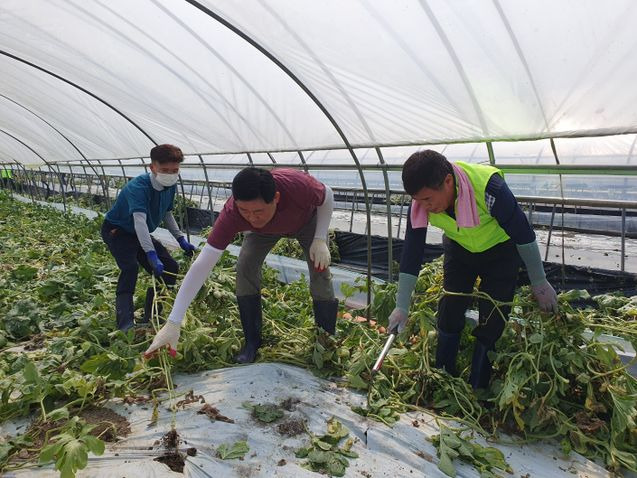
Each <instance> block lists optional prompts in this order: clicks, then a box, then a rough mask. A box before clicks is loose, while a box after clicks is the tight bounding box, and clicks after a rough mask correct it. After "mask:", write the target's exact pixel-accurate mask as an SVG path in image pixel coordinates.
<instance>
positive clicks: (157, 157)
mask: <svg viewBox="0 0 637 478" xmlns="http://www.w3.org/2000/svg"><path fill="white" fill-rule="evenodd" d="M150 160H151V163H150V171H151V172H150V173H145V174H142V175H140V176H137V177H136V178H134V179H132V180H131V181H129V182H128V183H127V184H126V186H124V188H123V189H122V191H121V192H120V194H119V196H118V197H117V201H115V204H114V205H113V207H112V209H111V210H110V211H108V213H106V218H105V220H104V223H103V225H102V239H103V240H104V242H105V243H106V245H107V246H108V249H109V251H110V252H111V254H112V255H113V257H114V258H115V261H116V262H117V266H118V267H119V269H120V274H119V279H118V281H117V291H116V299H115V309H116V317H117V328H118V329H119V330H122V331H126V330H128V329H130V328H131V327H132V326H133V313H134V311H135V308H134V306H133V293H134V292H135V285H136V283H137V272H138V269H139V265H141V266H142V267H143V268H144V269H146V271H148V273H149V274H154V275H155V277H157V278H160V279H161V280H163V282H164V283H165V284H166V285H167V286H172V285H174V284H175V281H176V279H177V277H176V275H175V274H176V273H177V270H178V265H177V262H175V260H174V259H173V258H172V257H171V256H170V254H169V253H168V251H167V250H166V248H165V247H164V246H163V245H162V244H161V243H160V242H159V241H157V240H156V239H154V238H152V237H151V235H150V233H151V232H153V231H154V230H155V229H157V227H158V226H159V225H160V224H161V222H162V221H163V222H164V224H165V226H166V228H167V229H168V230H169V231H170V233H171V234H172V235H173V237H174V238H175V239H177V242H179V245H180V246H181V248H182V249H183V250H184V252H185V253H186V254H188V255H192V254H193V252H194V250H195V247H194V246H193V245H192V244H190V243H189V242H188V241H187V240H186V238H185V237H184V234H183V233H182V232H181V231H180V230H179V226H178V225H177V222H176V221H175V218H174V217H173V214H172V212H171V211H172V209H173V206H174V203H175V192H176V190H177V186H176V184H177V181H178V179H179V165H180V163H181V162H182V161H183V160H184V155H183V153H182V152H181V149H179V148H178V147H176V146H173V145H170V144H161V145H159V146H155V147H154V148H153V149H151V150H150ZM153 300H154V291H153V288H152V287H149V288H148V290H147V291H146V301H145V306H144V319H143V321H144V322H148V321H149V320H150V315H151V310H152V304H153Z"/></svg>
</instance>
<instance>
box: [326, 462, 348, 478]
mask: <svg viewBox="0 0 637 478" xmlns="http://www.w3.org/2000/svg"><path fill="white" fill-rule="evenodd" d="M345 467H346V465H344V464H343V463H342V462H341V461H339V460H332V461H330V462H329V463H328V464H327V472H328V473H329V474H330V475H332V476H345V469H346V468H345Z"/></svg>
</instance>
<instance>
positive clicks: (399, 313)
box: [387, 307, 407, 334]
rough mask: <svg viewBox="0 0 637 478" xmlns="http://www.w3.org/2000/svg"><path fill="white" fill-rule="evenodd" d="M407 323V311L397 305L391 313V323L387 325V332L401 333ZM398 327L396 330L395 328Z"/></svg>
mask: <svg viewBox="0 0 637 478" xmlns="http://www.w3.org/2000/svg"><path fill="white" fill-rule="evenodd" d="M405 325H407V311H406V310H405V309H401V308H400V307H396V308H395V309H394V310H393V311H392V313H391V314H389V325H388V326H387V333H388V334H391V333H401V332H402V331H403V329H404V328H405ZM394 329H396V330H394Z"/></svg>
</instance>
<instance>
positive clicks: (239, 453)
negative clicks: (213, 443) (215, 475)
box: [217, 441, 250, 460]
mask: <svg viewBox="0 0 637 478" xmlns="http://www.w3.org/2000/svg"><path fill="white" fill-rule="evenodd" d="M249 451H250V447H248V443H247V442H245V441H238V442H235V443H233V444H232V445H230V444H228V443H222V444H221V445H219V446H218V447H217V456H218V457H219V458H221V459H222V460H236V459H238V458H243V457H244V456H245V454H246V453H248V452H249Z"/></svg>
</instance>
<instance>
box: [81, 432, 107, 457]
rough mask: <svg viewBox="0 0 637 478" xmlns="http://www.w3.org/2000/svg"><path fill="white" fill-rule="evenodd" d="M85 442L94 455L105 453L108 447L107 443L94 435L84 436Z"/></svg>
mask: <svg viewBox="0 0 637 478" xmlns="http://www.w3.org/2000/svg"><path fill="white" fill-rule="evenodd" d="M84 443H86V447H87V448H88V451H90V452H91V453H93V455H97V456H100V455H103V454H104V449H105V447H106V444H105V443H104V442H103V441H102V440H100V439H99V438H97V437H94V436H92V435H86V436H85V437H84Z"/></svg>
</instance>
